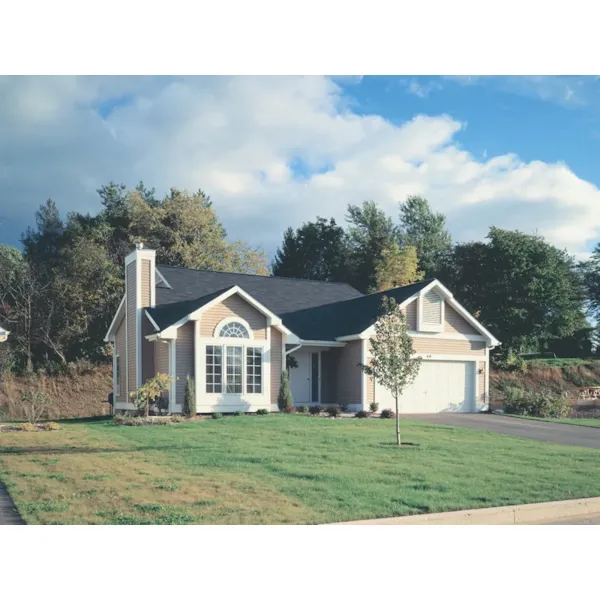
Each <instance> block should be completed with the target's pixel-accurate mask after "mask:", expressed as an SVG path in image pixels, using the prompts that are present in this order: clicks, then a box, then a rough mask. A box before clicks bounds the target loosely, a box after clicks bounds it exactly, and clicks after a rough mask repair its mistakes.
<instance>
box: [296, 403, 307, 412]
mask: <svg viewBox="0 0 600 600" xmlns="http://www.w3.org/2000/svg"><path fill="white" fill-rule="evenodd" d="M296 410H297V411H298V412H299V413H300V414H302V415H305V414H306V413H307V412H308V406H306V404H303V405H302V406H299V407H298V408H297V409H296Z"/></svg>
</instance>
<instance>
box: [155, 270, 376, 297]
mask: <svg viewBox="0 0 600 600" xmlns="http://www.w3.org/2000/svg"><path fill="white" fill-rule="evenodd" d="M159 267H166V268H167V269H181V270H183V271H192V272H198V273H219V274H221V275H238V276H243V277H260V278H262V279H286V280H288V281H308V282H310V283H330V284H333V285H346V286H348V287H351V288H352V289H353V290H356V291H357V292H359V293H361V292H360V291H359V290H357V289H356V288H355V287H354V286H352V285H350V284H349V283H347V282H345V281H323V280H322V279H303V278H301V277H282V276H280V275H256V274H255V273H236V272H235V271H215V270H213V269H190V268H189V267H176V266H172V265H165V264H162V263H161V264H158V263H157V264H156V268H157V269H158V268H159ZM364 295H365V294H363V296H364Z"/></svg>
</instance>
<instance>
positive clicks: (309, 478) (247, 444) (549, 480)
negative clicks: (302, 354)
mask: <svg viewBox="0 0 600 600" xmlns="http://www.w3.org/2000/svg"><path fill="white" fill-rule="evenodd" d="M402 426H403V434H404V439H405V441H410V442H413V443H416V444H418V446H417V447H414V448H402V449H400V448H398V447H396V446H395V445H394V422H393V421H391V420H380V419H337V420H332V419H325V418H315V417H306V416H300V415H269V416H265V417H256V416H254V417H250V416H245V417H232V418H224V419H219V420H207V421H202V422H193V423H184V424H181V425H173V426H158V427H114V426H111V425H109V424H107V423H106V422H91V423H82V422H78V423H67V424H63V428H62V430H61V431H58V432H38V433H22V432H14V433H6V432H4V433H0V479H2V480H3V481H4V482H5V483H6V484H7V486H8V488H9V491H10V493H11V494H12V496H13V498H14V501H15V503H16V505H17V508H18V509H19V511H20V512H21V514H22V515H23V517H24V518H25V519H26V521H27V522H29V523H106V524H110V523H117V524H119V523H124V524H125V523H131V524H135V523H159V524H160V523H172V524H178V523H210V524H216V523H324V522H335V521H345V520H353V519H366V518H376V517H389V516H394V515H407V514H415V513H422V512H437V511H443V510H460V509H466V508H476V507H486V506H495V505H507V504H521V503H526V502H543V501H549V500H562V499H567V498H578V497H585V496H600V460H598V458H600V453H599V452H598V451H596V450H591V449H586V448H576V447H571V446H558V445H554V444H548V443H543V442H534V441H529V440H523V439H519V438H516V437H509V436H502V435H497V434H493V433H491V432H485V431H475V430H467V429H457V428H452V427H443V426H436V425H431V424H426V423H420V422H416V421H412V422H411V421H404V422H403V425H402Z"/></svg>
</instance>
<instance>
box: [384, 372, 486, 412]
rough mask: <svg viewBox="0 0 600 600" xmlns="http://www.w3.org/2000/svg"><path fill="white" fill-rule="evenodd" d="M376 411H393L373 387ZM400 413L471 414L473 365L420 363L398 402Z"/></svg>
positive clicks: (387, 396) (387, 395) (386, 396)
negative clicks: (417, 370) (413, 378)
mask: <svg viewBox="0 0 600 600" xmlns="http://www.w3.org/2000/svg"><path fill="white" fill-rule="evenodd" d="M375 401H376V402H378V403H379V407H380V409H384V408H391V409H392V410H395V403H394V399H393V398H392V395H391V394H390V392H389V391H388V390H386V389H385V388H382V387H381V386H380V385H379V384H376V386H375ZM399 404H400V412H401V413H405V414H406V413H436V412H472V411H473V410H474V408H475V368H474V363H473V362H460V361H423V362H422V363H421V368H420V369H419V373H418V374H417V377H416V379H415V381H414V382H413V383H412V384H411V385H410V386H409V387H408V388H407V389H406V390H405V391H404V393H403V394H402V397H401V398H400V400H399Z"/></svg>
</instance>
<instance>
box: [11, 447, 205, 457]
mask: <svg viewBox="0 0 600 600" xmlns="http://www.w3.org/2000/svg"><path fill="white" fill-rule="evenodd" d="M193 448H194V446H186V447H185V449H186V450H189V449H193ZM181 449H182V447H181V446H137V447H135V448H77V447H68V446H62V447H60V448H44V447H40V446H31V447H24V448H23V447H19V448H6V447H5V448H0V456H1V455H2V454H13V455H18V454H110V453H112V454H116V453H119V452H121V453H122V454H131V453H133V452H146V451H153V450H181Z"/></svg>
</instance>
